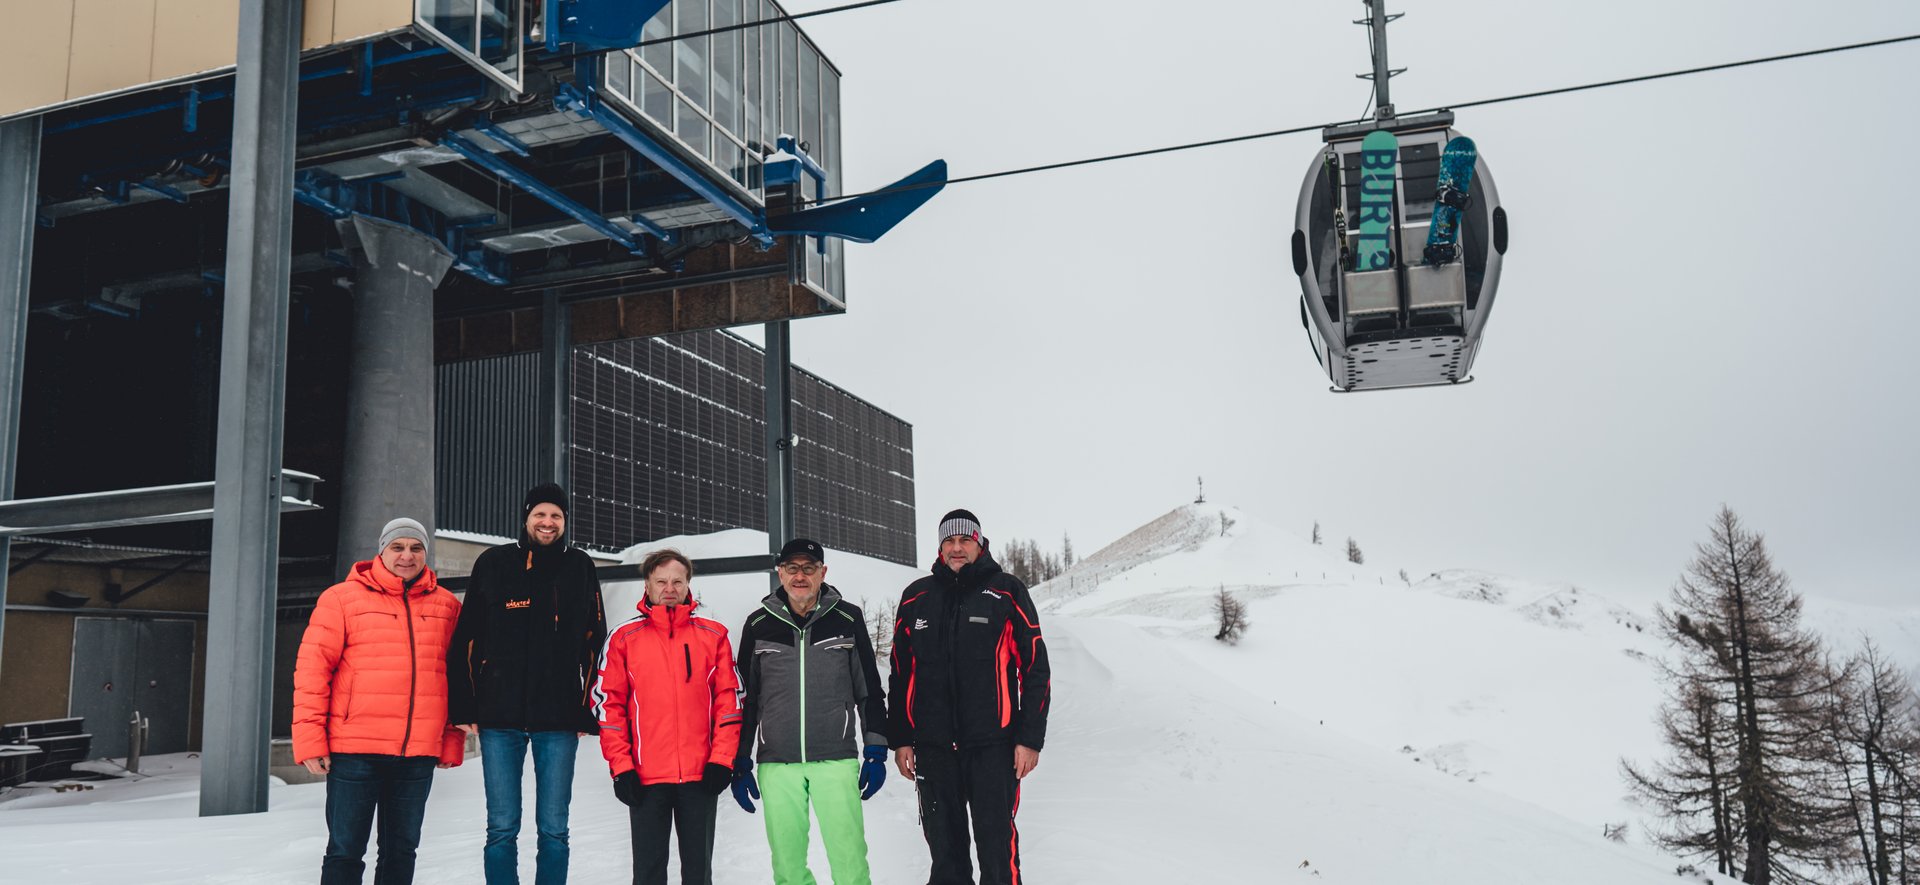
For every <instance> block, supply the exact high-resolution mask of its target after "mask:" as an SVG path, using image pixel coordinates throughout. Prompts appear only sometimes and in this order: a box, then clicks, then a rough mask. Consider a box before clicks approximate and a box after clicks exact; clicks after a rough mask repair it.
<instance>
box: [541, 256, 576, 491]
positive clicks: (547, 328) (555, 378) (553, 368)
mask: <svg viewBox="0 0 1920 885" xmlns="http://www.w3.org/2000/svg"><path fill="white" fill-rule="evenodd" d="M572 382H573V310H572V308H570V307H568V306H567V304H566V303H564V302H562V301H561V300H560V294H559V293H558V292H555V291H552V290H549V291H548V292H547V293H546V294H545V295H544V296H543V297H542V298H541V300H540V443H539V446H538V447H537V452H538V457H539V459H540V467H539V473H540V476H541V478H542V480H543V481H546V482H555V483H559V484H560V486H561V487H562V488H570V487H571V485H570V481H571V477H570V476H569V475H568V473H567V469H568V466H569V465H568V461H567V458H568V454H567V450H568V448H569V447H570V446H571V445H572V444H573V436H572V429H573V398H572Z"/></svg>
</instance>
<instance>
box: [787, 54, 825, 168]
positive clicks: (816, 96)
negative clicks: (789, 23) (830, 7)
mask: <svg viewBox="0 0 1920 885" xmlns="http://www.w3.org/2000/svg"><path fill="white" fill-rule="evenodd" d="M793 134H794V135H796V136H798V137H799V139H800V143H801V144H804V145H806V146H807V153H808V155H809V156H816V157H817V156H818V155H817V154H814V153H813V152H814V151H817V150H819V149H820V53H818V52H815V51H814V49H813V44H811V43H808V42H807V41H805V40H802V41H800V126H799V131H797V132H794V133H793Z"/></svg>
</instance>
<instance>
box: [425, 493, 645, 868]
mask: <svg viewBox="0 0 1920 885" xmlns="http://www.w3.org/2000/svg"><path fill="white" fill-rule="evenodd" d="M521 515H522V516H523V517H524V520H525V522H524V524H523V526H522V531H521V533H520V540H519V541H517V542H515V543H512V544H502V545H500V546H498V547H494V548H491V549H489V550H487V551H486V552H484V553H482V554H480V558H479V559H476V560H474V563H473V576H472V578H471V579H470V581H469V582H468V584H467V596H466V600H465V602H464V604H463V605H462V607H461V609H460V620H459V623H458V624H457V625H456V626H455V628H454V633H453V644H452V647H451V648H450V649H449V651H448V653H447V707H448V711H447V712H448V721H450V722H452V723H454V724H455V725H458V726H459V727H460V728H461V729H462V730H464V731H466V732H467V733H469V734H472V733H474V732H475V731H478V732H479V734H480V764H481V768H482V769H483V770H484V774H485V779H486V791H487V843H486V848H485V849H483V851H482V853H481V862H482V865H483V867H484V868H485V870H486V877H487V879H486V880H487V883H488V885H503V883H504V885H517V883H518V882H519V881H520V879H519V869H518V855H519V849H518V846H517V840H518V838H519V835H520V805H521V802H520V778H521V772H522V771H523V770H524V768H525V765H526V758H527V752H528V749H529V748H531V749H532V753H533V776H534V826H535V828H536V829H537V830H538V831H539V834H540V838H539V854H538V856H537V858H536V861H535V874H534V881H535V882H536V883H538V885H561V883H564V882H565V881H566V880H567V857H568V847H567V806H568V804H569V803H570V802H571V801H572V799H573V759H574V755H575V753H576V752H577V751H578V750H579V748H580V735H582V734H598V733H599V728H598V725H597V724H596V723H595V721H594V719H593V714H592V710H591V703H590V701H589V699H588V697H587V692H588V690H589V688H590V686H591V685H592V682H593V676H594V673H595V672H596V671H598V669H599V655H600V647H601V644H602V643H603V642H605V641H606V636H607V616H606V612H605V609H604V606H603V605H602V603H601V600H600V580H599V578H598V577H597V576H596V575H595V573H594V564H593V559H592V558H591V557H589V556H587V554H586V553H585V552H583V551H580V550H576V549H573V547H572V546H571V545H569V544H568V543H567V540H566V537H567V534H566V533H567V493H566V492H565V491H564V490H562V489H561V488H560V487H559V486H557V485H554V484H552V483H547V484H545V485H539V486H535V487H533V488H532V489H530V490H528V492H527V498H526V503H525V506H523V507H522V508H521Z"/></svg>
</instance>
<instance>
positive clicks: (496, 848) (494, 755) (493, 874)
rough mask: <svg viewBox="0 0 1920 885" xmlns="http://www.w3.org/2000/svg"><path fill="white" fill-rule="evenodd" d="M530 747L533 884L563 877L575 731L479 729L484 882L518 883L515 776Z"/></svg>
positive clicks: (556, 883) (555, 883) (557, 883)
mask: <svg viewBox="0 0 1920 885" xmlns="http://www.w3.org/2000/svg"><path fill="white" fill-rule="evenodd" d="M529 744H531V745H532V746H533V784H534V796H533V825H534V828H535V829H537V830H539V832H540V842H539V854H538V855H536V857H535V860H534V876H533V881H534V882H535V883H536V885H564V883H565V882H566V881H567V855H568V849H567V804H568V803H569V802H572V801H573V757H574V754H576V753H578V752H579V750H580V736H579V735H577V734H575V733H573V732H571V731H531V732H529V731H521V730H520V729H517V728H483V729H480V766H481V768H482V769H484V772H485V776H486V784H487V847H486V848H485V849H484V850H483V851H482V852H481V855H480V857H481V864H482V866H483V867H485V869H486V873H487V885H518V883H519V881H520V870H519V855H520V849H519V846H518V844H517V840H518V839H519V837H520V778H521V772H523V771H524V770H525V766H526V762H527V746H528V745H529Z"/></svg>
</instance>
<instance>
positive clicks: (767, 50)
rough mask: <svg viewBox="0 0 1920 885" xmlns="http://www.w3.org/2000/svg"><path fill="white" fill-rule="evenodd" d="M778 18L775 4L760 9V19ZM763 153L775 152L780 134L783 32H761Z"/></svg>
mask: <svg viewBox="0 0 1920 885" xmlns="http://www.w3.org/2000/svg"><path fill="white" fill-rule="evenodd" d="M773 16H774V9H773V4H772V3H771V2H766V0H763V2H762V3H761V5H760V17H761V18H763V19H767V18H772V17H773ZM760 108H761V113H760V153H761V154H762V155H763V156H764V155H765V154H766V153H767V152H769V151H771V150H773V138H774V136H775V135H778V134H779V133H780V28H779V27H778V26H775V25H767V26H765V27H762V28H760Z"/></svg>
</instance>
